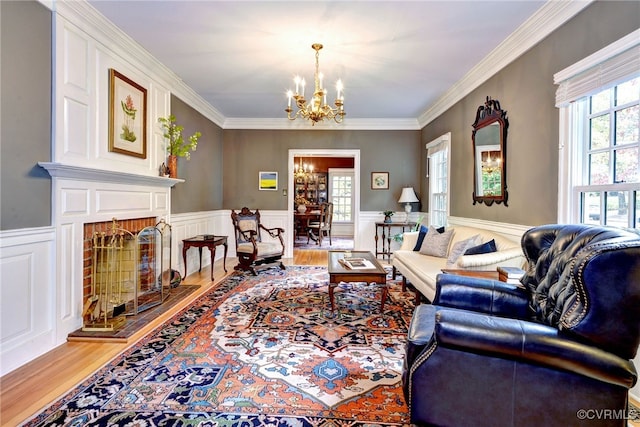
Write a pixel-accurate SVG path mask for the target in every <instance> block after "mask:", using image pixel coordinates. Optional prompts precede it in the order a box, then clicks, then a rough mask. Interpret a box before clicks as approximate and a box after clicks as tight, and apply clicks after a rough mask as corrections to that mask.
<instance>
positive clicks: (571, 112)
mask: <svg viewBox="0 0 640 427" xmlns="http://www.w3.org/2000/svg"><path fill="white" fill-rule="evenodd" d="M636 33H637V34H636ZM639 36H640V32H638V31H636V32H634V33H632V34H630V35H629V36H627V37H625V38H623V39H621V40H620V41H618V42H616V43H614V44H612V45H611V46H609V47H607V48H605V49H603V50H602V51H600V52H596V53H595V54H594V55H592V56H590V57H589V58H585V59H584V60H583V61H580V62H579V63H578V64H574V65H573V66H571V67H569V68H568V69H567V70H565V71H562V72H560V73H558V74H556V76H555V78H556V83H559V84H560V87H559V88H558V92H557V94H556V101H557V103H556V105H557V106H558V107H560V129H561V133H560V174H559V175H560V176H559V191H558V196H559V200H558V208H559V209H558V222H573V223H585V224H601V225H613V226H618V227H635V228H638V227H639V224H640V222H639V221H640V220H639V218H638V213H639V212H640V206H639V205H638V203H639V202H640V72H638V69H639V66H640V59H638V57H639V55H637V52H638V48H639V47H640V45H639V44H638V41H637V40H638V37H639ZM630 37H631V39H630Z"/></svg>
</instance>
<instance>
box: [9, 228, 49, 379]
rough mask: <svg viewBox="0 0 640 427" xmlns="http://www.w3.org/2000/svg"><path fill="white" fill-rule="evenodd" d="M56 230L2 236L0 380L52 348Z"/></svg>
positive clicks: (39, 230) (47, 229) (39, 229)
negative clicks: (2, 376)
mask: <svg viewBox="0 0 640 427" xmlns="http://www.w3.org/2000/svg"><path fill="white" fill-rule="evenodd" d="M54 236H55V229H54V228H53V227H45V228H37V229H21V230H11V231H4V232H0V360H1V361H2V363H0V376H1V375H5V374H6V373H8V372H11V371H12V370H14V369H16V368H18V367H19V366H21V365H23V364H25V363H27V362H29V361H30V360H33V359H35V358H36V357H38V356H40V355H42V354H44V353H46V352H47V351H49V350H51V349H52V348H53V347H54V345H55V331H54V308H53V301H54V292H55V281H54V277H55V276H54V274H53V269H54V260H55V249H54V248H55V238H54Z"/></svg>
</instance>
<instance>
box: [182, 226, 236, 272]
mask: <svg viewBox="0 0 640 427" xmlns="http://www.w3.org/2000/svg"><path fill="white" fill-rule="evenodd" d="M220 245H224V260H223V264H222V265H223V267H224V271H225V273H226V272H227V250H228V249H229V247H228V245H227V236H214V235H212V234H205V235H201V236H195V237H190V238H188V239H184V240H183V241H182V260H183V261H184V277H183V278H182V279H183V280H184V279H185V278H186V277H187V250H188V249H189V248H191V247H194V248H198V252H200V270H198V271H202V248H204V247H207V248H209V252H211V281H213V262H214V261H215V260H216V246H220Z"/></svg>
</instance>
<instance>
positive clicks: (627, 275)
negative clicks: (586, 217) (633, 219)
mask: <svg viewBox="0 0 640 427" xmlns="http://www.w3.org/2000/svg"><path fill="white" fill-rule="evenodd" d="M522 250H523V252H524V254H525V257H526V259H527V265H526V274H525V275H524V277H523V278H522V280H521V281H522V284H523V285H524V286H525V287H526V288H527V289H528V291H529V292H530V293H531V309H532V310H533V313H534V317H535V319H536V320H538V321H540V322H542V323H545V324H548V325H551V326H554V327H557V328H558V329H559V330H560V331H563V332H565V333H568V334H571V335H574V336H575V337H576V338H578V339H580V340H583V341H587V342H590V343H592V344H594V345H596V346H598V347H600V348H602V349H605V350H607V351H610V352H613V353H615V354H618V355H619V356H621V357H624V358H627V359H631V358H633V357H634V356H635V354H636V351H637V349H638V345H639V344H640V235H639V234H637V233H635V232H633V231H630V230H624V229H620V228H613V227H600V226H589V225H578V224H577V225H561V224H551V225H544V226H540V227H535V228H532V229H530V230H528V231H527V232H526V233H525V234H524V235H523V236H522Z"/></svg>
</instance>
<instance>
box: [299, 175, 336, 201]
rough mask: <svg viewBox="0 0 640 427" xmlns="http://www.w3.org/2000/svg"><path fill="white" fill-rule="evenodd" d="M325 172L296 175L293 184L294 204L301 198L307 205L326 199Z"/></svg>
mask: <svg viewBox="0 0 640 427" xmlns="http://www.w3.org/2000/svg"><path fill="white" fill-rule="evenodd" d="M327 176H328V174H327V173H324V172H320V173H314V174H313V175H310V176H308V177H297V178H296V184H295V204H296V205H298V204H299V203H298V201H299V200H301V199H304V200H306V203H307V205H316V206H317V205H319V204H320V203H325V202H326V201H327Z"/></svg>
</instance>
